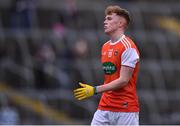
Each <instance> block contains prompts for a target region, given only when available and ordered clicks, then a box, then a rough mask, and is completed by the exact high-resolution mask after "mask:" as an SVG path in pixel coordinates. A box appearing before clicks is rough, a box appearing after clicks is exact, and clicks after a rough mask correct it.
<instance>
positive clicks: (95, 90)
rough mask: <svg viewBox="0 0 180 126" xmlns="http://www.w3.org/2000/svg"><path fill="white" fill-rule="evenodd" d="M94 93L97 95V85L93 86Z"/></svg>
mask: <svg viewBox="0 0 180 126" xmlns="http://www.w3.org/2000/svg"><path fill="white" fill-rule="evenodd" d="M94 94H95V95H97V94H98V91H97V86H94Z"/></svg>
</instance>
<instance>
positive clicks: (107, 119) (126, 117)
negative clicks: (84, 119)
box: [91, 110, 139, 125]
mask: <svg viewBox="0 0 180 126" xmlns="http://www.w3.org/2000/svg"><path fill="white" fill-rule="evenodd" d="M91 125H139V112H111V111H102V110H97V111H96V112H95V113H94V117H93V119H92V122H91Z"/></svg>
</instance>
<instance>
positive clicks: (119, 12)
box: [105, 5, 131, 25]
mask: <svg viewBox="0 0 180 126" xmlns="http://www.w3.org/2000/svg"><path fill="white" fill-rule="evenodd" d="M112 13H115V14H117V15H119V16H122V17H124V18H125V19H126V21H127V25H129V23H130V20H131V19H130V14H129V12H128V11H127V10H126V9H123V8H121V7H119V6H117V5H114V6H113V5H110V6H108V7H107V8H106V10H105V15H111V14H112Z"/></svg>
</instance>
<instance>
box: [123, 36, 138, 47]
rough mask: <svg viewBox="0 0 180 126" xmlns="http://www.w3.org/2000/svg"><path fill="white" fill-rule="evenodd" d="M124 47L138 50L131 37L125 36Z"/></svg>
mask: <svg viewBox="0 0 180 126" xmlns="http://www.w3.org/2000/svg"><path fill="white" fill-rule="evenodd" d="M122 43H123V45H124V46H125V48H126V49H128V48H137V47H136V44H135V43H134V41H133V40H132V39H131V38H130V37H129V36H125V37H124V38H123V40H122Z"/></svg>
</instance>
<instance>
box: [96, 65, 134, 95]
mask: <svg viewBox="0 0 180 126" xmlns="http://www.w3.org/2000/svg"><path fill="white" fill-rule="evenodd" d="M133 71H134V68H131V67H128V66H121V70H120V77H119V78H118V79H116V80H114V81H112V82H110V83H108V84H105V85H100V86H97V87H96V92H97V93H102V92H105V91H112V90H117V89H119V88H122V87H124V86H126V85H127V84H128V82H129V80H130V79H131V77H132V74H133Z"/></svg>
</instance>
